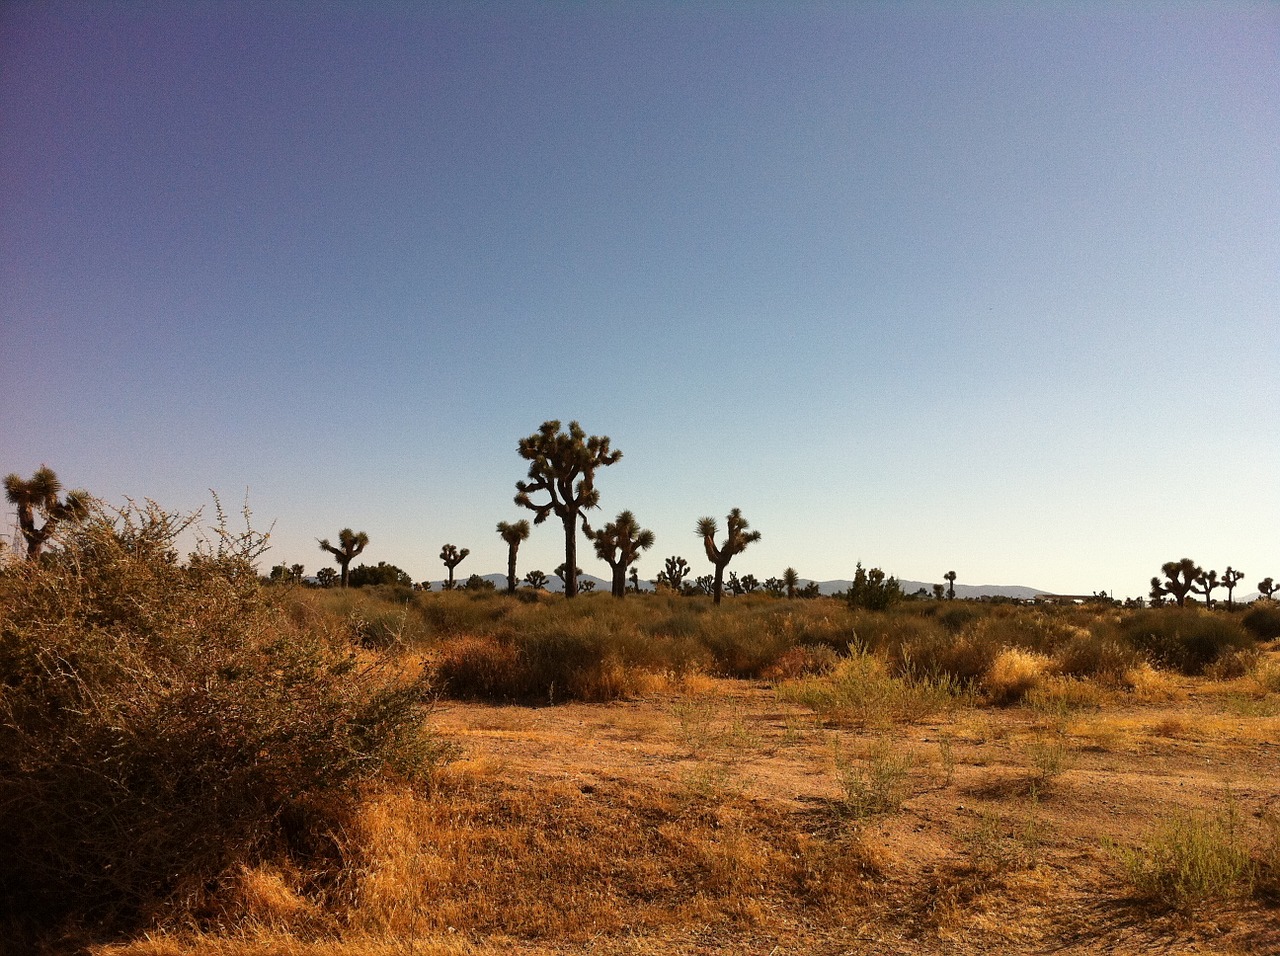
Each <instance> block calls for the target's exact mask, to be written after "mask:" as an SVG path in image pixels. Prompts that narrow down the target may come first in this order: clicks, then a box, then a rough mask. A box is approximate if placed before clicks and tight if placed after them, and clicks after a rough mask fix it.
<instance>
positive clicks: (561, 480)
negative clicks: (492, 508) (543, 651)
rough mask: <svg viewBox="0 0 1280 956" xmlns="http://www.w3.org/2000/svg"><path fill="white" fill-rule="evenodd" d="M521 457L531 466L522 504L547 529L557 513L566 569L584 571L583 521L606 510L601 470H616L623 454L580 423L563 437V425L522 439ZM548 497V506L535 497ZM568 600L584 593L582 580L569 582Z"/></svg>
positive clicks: (545, 426)
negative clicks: (580, 541)
mask: <svg viewBox="0 0 1280 956" xmlns="http://www.w3.org/2000/svg"><path fill="white" fill-rule="evenodd" d="M519 452H520V457H521V458H524V459H526V460H527V461H528V462H529V480H528V481H517V482H516V491H517V492H518V494H517V495H516V499H515V500H516V504H518V505H520V507H522V508H528V509H530V510H531V511H532V512H533V513H534V517H533V523H534V524H542V522H544V521H546V520H547V517H548V516H549V515H550V514H551V513H552V512H554V513H555V515H556V517H558V518H559V519H560V521H561V522H562V523H563V524H564V564H565V567H566V568H574V569H576V568H577V567H578V524H577V522H578V515H579V514H581V513H582V512H583V511H584V510H588V509H591V508H595V507H597V506H598V505H599V504H600V492H598V491H597V490H596V487H595V478H596V469H598V468H601V467H603V466H606V465H612V464H613V463H614V462H616V461H617V460H618V459H619V458H621V457H622V452H620V451H611V450H610V448H609V438H608V436H603V437H602V436H597V435H592V436H591V437H590V438H588V437H587V433H586V432H584V431H583V430H582V426H581V425H579V424H578V423H577V422H570V423H569V432H568V434H564V433H562V432H561V431H560V422H559V421H549V422H543V423H542V428H540V429H539V430H538V431H537V433H536V434H533V435H530V436H529V437H528V438H522V439H520V444H519ZM541 492H545V493H546V494H547V500H546V501H544V502H536V501H534V500H533V498H532V495H535V494H539V493H541ZM564 593H565V597H568V598H572V597H573V596H574V595H576V594H577V593H578V576H577V574H570V575H569V576H568V577H567V578H565V582H564Z"/></svg>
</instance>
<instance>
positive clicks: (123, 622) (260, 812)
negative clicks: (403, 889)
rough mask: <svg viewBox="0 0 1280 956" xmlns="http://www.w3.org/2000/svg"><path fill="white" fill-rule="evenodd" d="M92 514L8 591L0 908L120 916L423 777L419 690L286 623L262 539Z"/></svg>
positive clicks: (10, 582) (166, 521)
mask: <svg viewBox="0 0 1280 956" xmlns="http://www.w3.org/2000/svg"><path fill="white" fill-rule="evenodd" d="M191 524H192V519H191V518H183V517H180V516H175V515H171V514H168V513H166V512H164V511H162V510H161V509H160V508H158V507H156V506H155V505H152V504H148V505H147V506H146V507H145V508H138V507H134V506H132V505H131V506H129V507H127V508H125V509H123V510H121V511H119V512H115V513H110V512H107V511H105V510H104V509H102V508H101V507H97V508H95V510H94V513H93V515H92V516H91V518H90V519H89V520H88V521H87V522H86V523H85V524H84V525H82V526H81V527H80V528H78V529H75V530H74V531H73V532H69V533H68V534H66V535H65V536H64V537H63V539H62V542H61V545H62V546H61V548H60V549H59V550H58V551H56V552H54V553H51V554H50V555H49V559H48V560H47V561H45V562H43V563H42V564H41V565H40V566H38V567H35V566H31V567H24V568H22V569H21V570H20V572H18V573H14V574H11V575H9V576H7V577H6V578H5V579H4V581H3V582H0V648H3V653H2V654H0V805H2V806H4V808H5V812H4V813H3V815H0V845H3V846H4V847H5V852H4V853H2V854H0V898H5V899H7V900H8V901H9V902H10V904H16V905H17V906H18V907H19V909H20V910H26V911H28V912H31V913H36V914H40V916H41V917H43V918H56V917H58V916H60V915H65V914H76V915H77V916H79V917H81V918H85V917H88V918H94V919H102V920H108V921H128V920H130V919H133V918H137V917H140V916H143V915H146V914H148V913H150V912H152V911H154V910H155V909H156V908H157V907H162V906H164V905H166V904H176V905H186V904H187V903H189V902H191V900H193V899H195V898H197V897H198V896H199V895H200V894H201V893H202V892H203V891H204V888H205V887H207V886H209V885H211V883H213V882H216V881H217V880H218V879H219V878H221V877H222V876H223V875H224V874H226V873H228V872H231V871H233V870H235V869H236V868H237V867H239V866H241V865H246V864H253V863H255V862H258V861H261V860H265V859H269V858H270V857H272V856H273V855H295V856H302V857H305V856H306V855H307V854H308V853H322V852H324V847H323V846H321V845H320V844H319V843H317V842H316V841H315V838H314V835H315V834H317V833H323V832H325V831H328V830H332V829H333V828H334V827H335V826H338V825H339V824H340V822H341V820H342V819H343V818H344V817H345V815H346V814H347V813H348V812H349V811H350V810H351V808H352V807H353V806H354V804H355V801H356V796H357V791H358V789H359V788H360V787H361V785H362V784H364V783H365V782H367V781H370V780H373V779H375V778H378V777H380V776H381V775H383V774H384V773H387V772H388V771H391V772H396V773H399V774H403V775H406V776H409V777H414V778H417V777H420V776H422V775H425V774H428V773H429V772H430V770H431V767H432V765H433V763H434V761H435V760H436V759H437V757H438V755H439V750H438V748H437V747H436V745H435V744H434V742H433V741H432V739H431V738H430V736H429V735H428V734H427V733H426V732H425V730H424V724H423V716H424V715H423V705H424V702H425V699H426V698H425V691H426V688H425V686H424V685H422V684H421V683H405V682H403V681H401V680H400V679H399V678H398V677H396V676H395V675H394V674H393V671H392V667H391V664H390V662H387V661H384V660H382V659H377V658H375V659H372V660H363V659H361V658H358V657H357V656H356V655H355V654H354V653H352V652H351V651H350V650H349V649H348V648H345V647H338V646H335V645H333V644H331V643H329V642H328V641H326V640H324V639H322V637H321V636H319V635H317V634H315V633H313V632H309V631H305V630H299V629H298V628H297V627H295V626H294V625H293V623H292V621H291V618H290V615H288V614H286V613H282V612H281V610H280V609H279V608H278V607H276V606H275V605H273V604H272V603H271V600H270V599H269V596H268V592H267V591H266V590H265V589H263V588H261V587H260V585H259V584H258V579H257V575H256V573H255V572H254V570H253V567H252V559H253V558H254V557H255V556H256V554H258V553H260V550H261V543H262V542H261V538H259V537H257V536H255V535H253V534H252V533H251V532H246V533H245V534H242V535H231V534H229V533H228V532H226V530H225V523H220V525H219V527H218V528H217V529H216V531H217V534H216V537H215V538H214V539H213V543H212V544H209V543H208V542H207V541H206V543H205V544H204V545H202V546H201V549H200V550H199V551H198V552H197V553H196V554H193V555H191V557H190V558H189V559H188V560H187V561H186V562H180V561H179V560H178V558H177V553H176V539H177V537H178V535H179V534H181V533H182V532H183V531H184V530H185V529H186V528H188V526H190V525H191Z"/></svg>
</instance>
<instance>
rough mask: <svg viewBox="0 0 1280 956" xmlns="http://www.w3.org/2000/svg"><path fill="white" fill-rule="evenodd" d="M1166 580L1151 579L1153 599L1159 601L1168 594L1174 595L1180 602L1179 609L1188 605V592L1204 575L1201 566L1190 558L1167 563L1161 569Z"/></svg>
mask: <svg viewBox="0 0 1280 956" xmlns="http://www.w3.org/2000/svg"><path fill="white" fill-rule="evenodd" d="M1160 570H1161V572H1163V574H1164V576H1165V579H1166V580H1164V581H1161V580H1160V578H1158V577H1154V578H1152V579H1151V599H1152V600H1153V601H1154V600H1157V599H1159V598H1161V597H1163V596H1164V595H1166V594H1172V595H1173V599H1174V600H1175V601H1177V602H1178V607H1183V606H1185V605H1186V603H1187V592H1188V591H1190V590H1191V589H1192V587H1193V585H1195V583H1196V580H1197V579H1198V578H1199V577H1200V576H1201V575H1202V574H1204V571H1203V570H1202V569H1201V567H1200V565H1198V564H1196V563H1195V562H1194V561H1192V560H1191V559H1190V558H1183V559H1182V560H1181V561H1166V562H1165V563H1164V564H1163V565H1161V567H1160Z"/></svg>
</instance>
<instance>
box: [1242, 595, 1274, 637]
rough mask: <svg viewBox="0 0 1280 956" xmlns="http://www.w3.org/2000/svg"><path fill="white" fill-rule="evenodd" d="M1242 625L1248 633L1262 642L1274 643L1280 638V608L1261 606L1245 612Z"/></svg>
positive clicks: (1268, 605) (1267, 605)
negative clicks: (1273, 641)
mask: <svg viewBox="0 0 1280 956" xmlns="http://www.w3.org/2000/svg"><path fill="white" fill-rule="evenodd" d="M1240 623H1241V624H1243V625H1244V628H1245V630H1246V631H1248V632H1249V633H1250V634H1252V635H1253V636H1254V637H1256V638H1257V639H1258V640H1260V641H1272V640H1275V639H1276V638H1277V637H1280V606H1277V605H1275V604H1259V605H1257V606H1255V607H1251V608H1249V610H1248V611H1246V612H1245V615H1244V617H1243V618H1241V619H1240Z"/></svg>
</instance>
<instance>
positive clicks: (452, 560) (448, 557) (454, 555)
mask: <svg viewBox="0 0 1280 956" xmlns="http://www.w3.org/2000/svg"><path fill="white" fill-rule="evenodd" d="M470 553H471V549H470V548H462V549H461V550H459V549H458V546H457V545H453V544H446V545H445V546H444V547H443V548H441V549H440V560H441V561H443V562H444V566H445V567H446V568H448V570H449V583H447V584H446V585H445V588H446V589H447V590H450V591H452V590H453V569H454V568H456V567H457V566H458V565H460V564H461V563H462V560H463V559H464V558H465V557H466V556H467V555H469V554H470Z"/></svg>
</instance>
